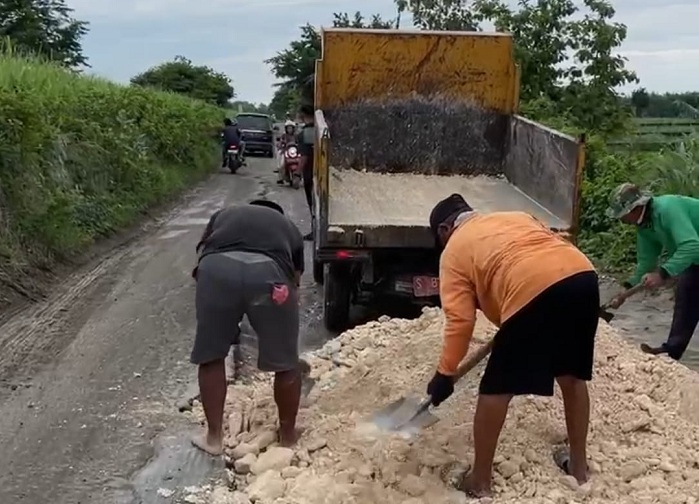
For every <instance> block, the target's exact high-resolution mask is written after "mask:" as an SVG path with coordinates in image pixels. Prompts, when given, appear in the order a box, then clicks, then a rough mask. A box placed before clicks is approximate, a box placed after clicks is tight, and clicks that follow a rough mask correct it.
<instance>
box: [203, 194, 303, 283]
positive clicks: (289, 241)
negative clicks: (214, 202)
mask: <svg viewBox="0 0 699 504" xmlns="http://www.w3.org/2000/svg"><path fill="white" fill-rule="evenodd" d="M209 226H210V231H211V233H210V234H208V236H207V237H206V238H205V239H204V242H203V249H202V252H201V257H203V256H205V255H208V254H212V253H218V252H230V251H234V250H235V251H243V252H254V253H260V254H264V255H266V256H268V257H270V258H271V259H274V260H275V261H276V262H277V264H279V266H280V267H281V268H282V269H283V271H284V273H285V274H287V275H288V277H289V278H290V279H293V278H294V273H295V272H301V273H302V272H303V270H304V257H303V238H302V236H301V232H300V231H299V230H298V228H297V227H296V226H295V225H294V224H293V223H292V222H291V221H290V220H289V219H288V218H287V217H286V216H284V215H283V214H281V213H279V212H278V211H276V210H273V209H271V208H267V207H263V206H258V205H241V206H235V207H229V208H226V209H224V210H221V211H219V212H217V213H216V214H214V215H213V216H212V218H211V221H210V222H209ZM207 230H208V227H207Z"/></svg>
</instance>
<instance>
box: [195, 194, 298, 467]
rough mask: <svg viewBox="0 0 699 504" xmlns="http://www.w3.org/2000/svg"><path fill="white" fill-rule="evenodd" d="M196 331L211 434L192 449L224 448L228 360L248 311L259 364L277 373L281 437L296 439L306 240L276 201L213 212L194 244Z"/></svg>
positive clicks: (197, 357) (218, 451)
mask: <svg viewBox="0 0 699 504" xmlns="http://www.w3.org/2000/svg"><path fill="white" fill-rule="evenodd" d="M197 252H198V253H199V263H198V265H197V267H196V268H195V269H194V271H193V273H192V275H193V276H194V278H195V279H196V281H197V289H196V313H197V333H196V337H195V341H194V349H193V350H192V356H191V360H192V363H194V364H197V365H198V366H199V391H200V393H201V403H202V406H203V407H204V414H205V415H206V422H207V427H208V429H207V432H206V433H205V434H202V435H201V436H197V437H195V438H194V439H193V443H194V445H195V446H197V447H199V448H201V449H202V450H204V451H206V452H207V453H210V454H211V455H219V454H221V453H222V451H223V408H224V404H225V402H226V390H227V386H226V367H225V358H226V356H227V355H228V353H229V351H230V347H231V345H232V344H233V343H234V342H235V341H237V339H238V338H239V336H240V329H239V326H238V324H239V323H240V321H241V320H242V318H243V315H247V317H248V320H249V321H250V325H251V326H252V328H253V329H254V330H255V333H256V335H257V339H258V348H259V356H258V362H257V366H258V368H259V369H260V370H261V371H268V372H272V373H274V400H275V402H276V404H277V409H278V412H279V442H280V444H281V445H283V446H291V445H293V444H294V443H295V442H296V441H297V439H298V432H297V429H296V415H297V413H298V409H299V400H300V396H301V372H300V369H299V352H298V336H299V306H298V290H297V289H298V285H299V280H300V278H301V274H302V273H303V270H304V258H303V237H302V236H301V232H300V231H299V230H298V228H297V227H296V226H295V225H294V224H293V223H292V222H291V221H290V220H289V219H288V218H287V217H286V216H285V215H284V211H283V210H282V208H281V207H280V206H279V205H277V204H276V203H273V202H271V201H264V200H257V201H253V202H252V203H250V204H249V205H241V206H234V207H229V208H225V209H223V210H219V211H218V212H216V213H214V214H213V215H212V216H211V219H210V220H209V223H208V224H207V226H206V229H205V230H204V234H203V236H202V239H201V241H200V242H199V244H198V245H197Z"/></svg>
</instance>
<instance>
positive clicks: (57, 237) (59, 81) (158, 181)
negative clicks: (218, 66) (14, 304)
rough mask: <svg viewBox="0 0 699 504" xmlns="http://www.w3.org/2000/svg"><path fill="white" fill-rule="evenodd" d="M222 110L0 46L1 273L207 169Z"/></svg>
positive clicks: (80, 245) (57, 253)
mask: <svg viewBox="0 0 699 504" xmlns="http://www.w3.org/2000/svg"><path fill="white" fill-rule="evenodd" d="M221 117H222V112H221V110H220V109H218V108H216V107H214V106H210V105H207V104H205V103H203V102H200V101H195V100H192V99H189V98H187V97H184V96H180V95H175V94H170V93H164V92H158V91H153V90H149V89H144V88H141V87H137V86H130V87H125V86H120V85H116V84H113V83H110V82H108V81H104V80H100V79H96V78H88V77H82V76H79V75H77V74H75V73H73V72H70V71H68V70H65V69H64V68H62V67H61V66H59V65H58V64H54V63H48V62H44V61H39V60H37V59H32V58H25V57H17V56H14V55H13V54H11V53H10V52H9V51H6V52H4V53H2V54H0V125H2V126H0V273H2V272H3V271H5V272H7V271H8V269H17V268H19V269H22V268H25V267H27V266H41V267H43V266H49V265H50V264H51V263H52V261H53V260H55V259H57V258H61V257H67V256H70V255H72V254H74V253H76V252H79V251H81V250H82V249H84V247H85V246H86V245H88V244H90V243H92V242H93V241H94V240H95V239H96V238H97V237H99V236H103V235H107V234H109V233H111V232H113V231H114V230H116V229H119V228H120V227H122V226H126V225H128V224H130V223H132V222H133V221H134V219H135V218H137V216H138V215H139V213H140V212H142V211H144V210H145V209H147V208H148V207H150V206H152V205H154V204H157V203H160V202H163V201H165V200H166V199H167V198H168V197H170V196H172V195H173V194H175V193H177V192H178V191H180V190H181V189H183V188H184V187H185V186H187V185H188V184H190V183H192V182H193V181H194V180H196V179H198V178H200V177H202V176H204V175H205V174H206V173H208V172H210V171H211V169H212V168H213V167H214V166H216V164H215V156H217V150H216V148H215V146H216V137H215V136H214V135H212V131H214V130H215V128H216V126H217V125H218V123H219V122H220V119H221ZM2 277H7V275H0V284H1V283H2Z"/></svg>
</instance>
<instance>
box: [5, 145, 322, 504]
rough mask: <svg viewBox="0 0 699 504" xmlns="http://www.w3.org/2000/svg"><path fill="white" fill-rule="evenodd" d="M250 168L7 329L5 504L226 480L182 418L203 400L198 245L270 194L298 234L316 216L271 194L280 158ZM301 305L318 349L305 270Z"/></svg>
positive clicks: (137, 493)
mask: <svg viewBox="0 0 699 504" xmlns="http://www.w3.org/2000/svg"><path fill="white" fill-rule="evenodd" d="M248 164H249V166H247V167H244V168H243V169H241V170H240V172H239V173H238V174H236V175H231V174H224V173H220V174H217V175H215V176H214V177H212V179H210V180H208V181H207V182H206V183H204V184H203V185H202V186H200V187H199V188H198V189H196V190H194V191H193V192H192V193H191V194H190V195H188V196H187V197H186V199H185V202H184V203H182V204H181V205H180V206H179V207H177V208H176V209H175V210H173V211H172V212H170V213H169V214H168V215H167V216H165V217H163V218H162V219H160V220H159V221H158V222H154V223H149V224H147V225H146V228H147V229H145V232H144V233H142V236H141V237H140V238H137V239H134V240H132V241H131V242H130V243H125V244H122V245H121V246H120V247H117V248H116V249H114V250H112V251H111V252H110V253H109V254H107V255H106V256H104V257H102V258H100V260H98V261H96V262H95V263H93V264H91V265H88V266H86V267H85V268H84V269H83V270H81V271H79V272H77V273H75V274H74V275H73V276H72V277H71V278H68V279H66V280H65V281H64V282H62V283H61V285H59V286H57V287H56V290H55V292H54V293H53V295H52V296H50V297H49V299H47V300H46V301H45V302H42V303H39V304H37V305H34V306H32V307H29V308H28V309H27V310H25V311H23V312H21V313H19V314H17V315H16V316H15V317H13V318H12V319H10V320H8V321H6V323H5V324H4V325H2V326H0V348H2V352H1V353H0V412H2V414H1V415H0V446H2V447H3V449H2V457H0V502H2V503H8V504H9V503H12V504H19V503H27V504H45V503H47V502H51V503H53V504H77V503H83V504H88V503H93V502H95V503H96V502H102V503H112V502H116V503H122V502H123V503H131V502H134V503H140V502H174V501H173V499H174V498H175V497H176V495H175V496H170V498H166V497H165V495H170V494H169V493H168V492H162V491H161V492H160V494H159V493H158V490H159V489H160V488H183V487H186V486H188V485H194V484H202V483H204V482H205V480H206V479H207V478H208V477H210V476H220V471H218V470H217V469H218V466H217V464H218V463H220V462H215V461H212V459H210V458H208V457H204V456H203V455H202V454H200V453H199V452H197V451H196V450H195V449H194V448H192V447H191V446H190V445H189V441H188V436H189V434H190V433H191V431H192V423H191V420H188V419H187V417H186V416H185V415H183V414H182V413H180V412H178V409H177V404H178V403H181V402H182V401H183V400H185V399H186V398H188V397H192V396H193V395H194V394H195V393H196V379H195V368H194V366H191V365H190V364H189V362H188V359H189V352H190V347H191V343H192V340H193V334H194V322H195V319H194V303H193V301H194V285H193V281H192V279H191V277H190V273H191V269H192V267H193V264H194V260H195V254H194V246H195V245H196V243H197V241H198V239H199V237H200V235H201V232H202V230H203V227H204V226H205V225H206V223H207V221H208V218H209V216H210V215H211V213H213V212H214V211H215V210H217V209H218V208H220V207H221V206H222V205H224V204H228V203H239V202H245V201H249V200H251V199H254V198H256V197H260V196H263V195H267V196H268V197H270V198H271V199H274V200H276V201H278V202H279V203H281V204H282V205H283V206H284V208H285V209H286V210H287V212H288V214H289V215H290V216H291V217H292V218H293V219H294V220H295V222H296V223H297V224H298V225H299V226H300V228H301V231H302V232H304V233H305V232H308V230H309V222H308V221H309V220H310V219H309V215H308V209H307V207H306V203H305V199H304V195H303V191H295V190H293V189H290V188H288V187H277V186H276V185H275V184H274V180H275V174H274V173H273V164H274V163H273V161H272V160H265V159H255V158H250V159H249V161H248ZM307 247H308V250H307V256H308V255H309V254H310V245H307ZM307 264H309V266H310V256H309V257H307ZM308 269H310V268H308ZM302 302H303V308H302V313H303V314H304V320H303V321H302V334H303V335H304V336H303V337H304V338H305V340H304V341H303V342H302V344H303V345H304V346H308V345H316V344H317V343H319V342H322V341H323V340H324V338H325V337H326V336H325V334H324V333H323V331H321V330H320V329H319V327H320V323H319V321H318V318H319V314H320V306H319V302H318V294H317V292H316V287H315V285H314V284H313V283H312V280H311V279H310V274H308V275H306V277H305V278H304V280H303V285H302ZM173 495H174V494H173Z"/></svg>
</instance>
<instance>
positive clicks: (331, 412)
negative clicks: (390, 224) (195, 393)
mask: <svg viewBox="0 0 699 504" xmlns="http://www.w3.org/2000/svg"><path fill="white" fill-rule="evenodd" d="M441 326H442V316H441V312H440V311H439V310H437V309H427V310H426V311H425V313H424V314H423V316H422V317H421V318H419V319H416V320H412V321H407V320H391V319H388V318H387V317H385V318H384V319H382V320H381V321H380V322H372V323H369V324H367V325H365V326H361V327H358V328H355V329H353V330H351V331H348V332H347V333H345V334H343V335H342V336H341V337H340V338H338V339H337V340H333V341H331V342H329V343H327V344H326V345H325V346H324V347H323V348H322V349H320V350H319V351H317V352H315V353H313V354H312V355H310V356H308V360H309V361H310V363H311V365H312V376H313V377H315V378H316V380H317V383H316V386H315V388H314V389H313V390H312V392H311V394H310V396H309V397H308V398H307V400H306V402H307V404H306V408H305V409H304V410H303V411H302V417H303V423H304V424H305V425H306V427H307V431H306V433H305V436H304V438H303V439H302V440H301V442H300V445H299V446H298V447H297V448H296V449H295V450H287V449H283V448H279V447H277V446H275V444H274V443H273V436H272V435H271V434H270V433H271V431H272V430H273V429H274V422H275V420H274V418H275V408H274V403H273V401H272V398H271V397H270V390H271V388H270V387H269V383H268V382H267V381H266V380H260V381H257V382H255V383H253V384H252V385H247V386H242V385H237V386H233V387H232V389H231V391H230V392H231V394H230V395H229V403H228V406H227V409H228V412H229V415H230V416H229V418H230V427H229V429H230V431H229V434H228V437H227V445H228V448H227V453H228V455H227V456H228V459H229V460H228V464H229V466H230V467H231V469H229V470H228V486H221V487H219V488H210V489H199V493H197V494H192V498H191V500H190V502H201V503H207V502H208V503H212V504H232V503H235V504H246V503H248V502H257V503H260V504H321V503H330V502H332V503H347V504H349V503H356V504H370V503H382V504H384V503H387V504H390V503H397V504H420V503H435V502H439V503H445V504H447V503H461V502H467V499H466V497H465V496H464V495H463V494H461V493H459V492H458V491H456V490H454V489H453V487H452V482H453V480H454V478H455V476H457V475H458V474H461V473H463V471H464V470H465V469H466V467H467V466H468V463H469V461H470V460H471V457H472V440H471V423H472V415H473V411H474V405H475V399H476V391H477V385H478V375H479V374H480V372H481V370H482V367H481V368H477V369H476V370H474V371H473V372H472V374H471V375H470V376H467V377H466V378H465V379H464V380H463V382H462V383H461V384H459V385H458V387H457V389H458V390H457V392H456V393H455V394H454V396H453V397H452V398H451V399H450V400H449V401H448V402H447V403H445V404H444V405H442V407H440V408H439V409H438V410H437V411H436V414H437V415H438V416H439V417H440V418H441V421H440V422H438V423H437V424H436V425H434V426H432V427H430V428H428V429H426V430H424V431H422V432H421V433H419V434H417V435H416V436H414V437H412V438H409V439H406V438H405V437H401V436H397V435H391V434H386V433H382V432H379V431H377V430H376V429H373V428H371V426H370V424H367V423H366V419H367V417H368V415H369V414H370V413H372V412H373V411H375V410H376V409H378V408H380V407H381V406H383V405H386V404H388V403H390V402H391V401H392V400H394V399H397V398H399V397H401V396H403V395H405V394H409V393H417V394H418V395H420V394H422V393H423V390H424V386H425V384H426V382H427V380H428V379H429V377H430V376H431V373H432V372H433V369H434V364H435V360H436V358H437V356H438V352H439V346H440V338H441ZM493 332H494V329H493V327H492V326H491V325H490V324H489V323H487V322H483V321H479V325H478V328H477V331H476V338H475V343H474V347H475V345H478V344H482V343H483V342H484V341H486V340H487V339H488V338H489V337H491V336H492V334H493ZM591 394H592V397H593V414H592V425H591V434H590V450H589V451H590V467H591V471H592V478H591V480H590V482H589V483H587V484H585V485H583V486H578V485H577V484H576V483H575V482H574V481H573V480H572V479H571V478H570V477H566V476H565V475H564V474H563V473H562V472H561V471H560V470H559V469H558V468H557V467H556V466H555V464H554V462H553V460H552V457H551V453H552V449H553V448H554V447H555V446H556V445H559V444H560V443H562V442H564V441H565V428H564V423H563V411H562V404H561V401H560V398H559V397H554V398H550V399H547V398H534V397H522V398H518V399H516V400H515V401H513V404H512V407H511V410H510V414H509V417H508V421H507V423H506V426H505V429H504V431H503V435H502V437H501V443H500V447H499V450H498V454H497V459H496V468H495V496H494V498H495V501H496V502H499V503H500V502H502V503H513V504H514V503H537V504H548V503H570V502H579V503H582V502H591V503H602V502H619V503H634V504H639V503H648V504H650V503H653V502H663V503H677V504H679V503H696V502H697V492H696V489H697V488H698V487H699V464H697V462H696V458H697V457H696V454H697V452H698V450H699V428H698V427H699V377H698V376H697V375H696V374H695V373H693V372H691V371H689V370H688V369H687V368H686V367H684V366H682V365H679V364H677V363H675V362H672V361H670V360H668V359H666V358H662V357H661V358H653V357H649V356H646V355H644V354H642V353H641V352H640V351H638V350H637V349H636V348H634V347H633V346H631V345H629V344H628V343H626V342H624V341H623V339H622V338H621V337H620V336H619V335H618V333H617V332H616V331H615V330H614V329H612V328H611V327H609V326H608V325H606V324H604V323H602V327H601V328H600V330H599V334H598V345H597V352H596V374H595V379H594V381H593V383H592V388H591ZM193 415H194V418H195V419H196V420H200V421H201V419H202V418H201V411H200V410H198V409H195V412H194V413H193ZM484 502H489V500H488V499H486V500H484Z"/></svg>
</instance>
